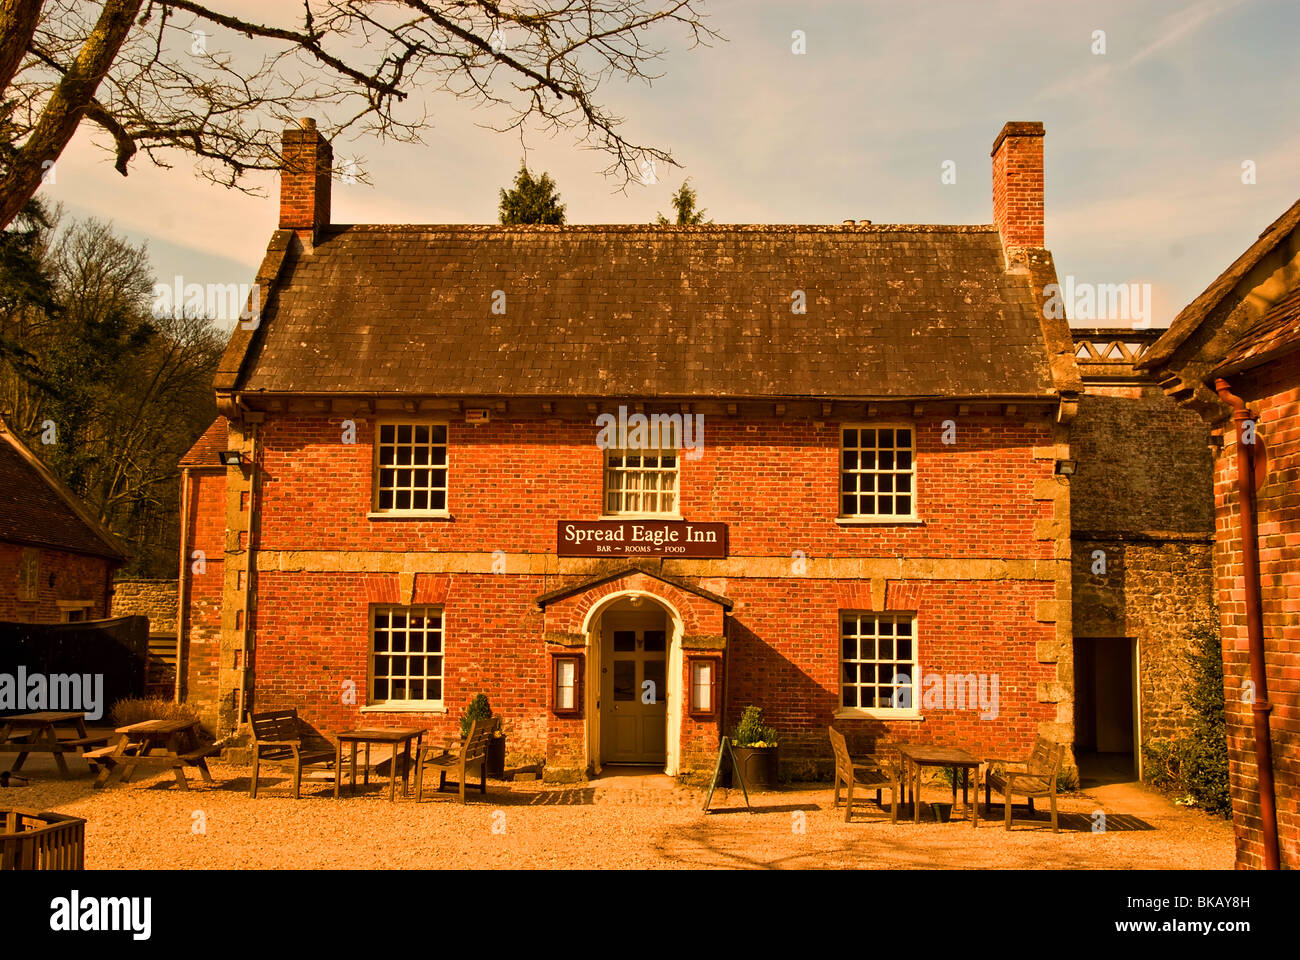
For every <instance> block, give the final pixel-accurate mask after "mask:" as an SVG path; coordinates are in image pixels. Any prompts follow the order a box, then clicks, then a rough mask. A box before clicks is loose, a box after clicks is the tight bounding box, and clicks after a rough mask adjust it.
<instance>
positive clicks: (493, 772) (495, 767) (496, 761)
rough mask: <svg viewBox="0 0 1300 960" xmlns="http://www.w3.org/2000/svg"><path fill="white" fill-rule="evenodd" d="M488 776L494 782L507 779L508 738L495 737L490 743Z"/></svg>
mask: <svg viewBox="0 0 1300 960" xmlns="http://www.w3.org/2000/svg"><path fill="white" fill-rule="evenodd" d="M487 775H488V776H489V777H491V778H492V779H493V780H504V779H505V777H506V738H505V737H493V738H492V739H491V740H489V741H488V751H487Z"/></svg>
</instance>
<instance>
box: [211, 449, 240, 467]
mask: <svg viewBox="0 0 1300 960" xmlns="http://www.w3.org/2000/svg"><path fill="white" fill-rule="evenodd" d="M217 459H218V460H220V461H221V465H222V466H223V467H242V466H244V465H245V464H246V463H247V462H248V461H247V460H245V459H244V455H243V454H242V453H240V452H239V451H238V450H219V451H218V452H217Z"/></svg>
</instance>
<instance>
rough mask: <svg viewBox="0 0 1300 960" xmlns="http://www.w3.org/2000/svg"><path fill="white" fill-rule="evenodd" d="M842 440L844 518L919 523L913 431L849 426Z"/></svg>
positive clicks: (900, 428) (842, 433) (872, 426)
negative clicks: (916, 519) (886, 519)
mask: <svg viewBox="0 0 1300 960" xmlns="http://www.w3.org/2000/svg"><path fill="white" fill-rule="evenodd" d="M840 436H841V446H840V516H842V517H865V518H875V517H883V518H890V519H915V517H916V482H915V481H916V457H915V453H916V447H915V443H916V438H915V434H914V432H913V430H912V428H911V427H908V426H897V425H893V426H881V425H875V424H873V425H856V426H846V427H844V428H843V429H842V431H841V435H840Z"/></svg>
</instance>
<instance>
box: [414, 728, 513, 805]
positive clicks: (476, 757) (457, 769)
mask: <svg viewBox="0 0 1300 960" xmlns="http://www.w3.org/2000/svg"><path fill="white" fill-rule="evenodd" d="M500 725H501V718H500V717H488V718H487V719H485V720H475V721H474V723H473V724H471V725H470V728H469V736H467V737H466V738H465V739H464V741H463V742H462V741H458V740H455V739H452V740H448V741H447V746H446V747H444V748H443V749H442V752H441V753H439V754H436V755H435V754H434V751H435V750H437V749H438V748H437V747H435V746H433V745H432V744H429V745H427V746H425V747H422V748H421V749H420V753H419V758H418V761H417V763H416V767H415V801H416V803H420V802H422V801H423V800H424V768H425V766H426V765H428V766H430V767H433V768H434V769H436V770H437V771H438V789H439V790H442V789H443V788H445V787H446V785H447V774H449V773H454V774H455V775H456V778H457V779H456V783H457V784H458V785H459V786H460V802H461V803H464V802H465V779H466V777H467V775H468V771H470V770H472V769H473V768H474V766H475V765H477V766H478V768H479V785H478V791H479V793H481V794H485V793H487V754H488V745H489V744H490V743H491V742H492V736H493V734H495V733H496V730H497V728H498V727H499V726H500Z"/></svg>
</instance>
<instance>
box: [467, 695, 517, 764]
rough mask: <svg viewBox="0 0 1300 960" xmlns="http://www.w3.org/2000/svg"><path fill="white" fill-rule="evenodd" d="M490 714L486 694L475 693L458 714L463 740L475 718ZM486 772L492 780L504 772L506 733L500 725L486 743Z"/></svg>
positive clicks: (489, 704) (484, 717)
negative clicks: (463, 709)
mask: <svg viewBox="0 0 1300 960" xmlns="http://www.w3.org/2000/svg"><path fill="white" fill-rule="evenodd" d="M491 716H492V704H491V703H489V702H488V697H487V694H486V693H480V694H476V695H475V697H474V699H473V700H471V701H470V702H469V706H468V707H466V708H465V712H464V713H462V714H461V715H460V738H461V739H462V740H464V739H465V738H466V737H468V736H469V728H470V727H471V726H473V724H474V721H475V720H487V719H489V718H491ZM487 772H488V776H489V777H492V778H493V779H494V780H501V779H503V778H504V777H505V774H506V735H505V733H504V732H503V731H502V730H501V727H500V725H498V726H497V729H496V732H495V733H494V734H493V736H492V742H491V743H489V744H488V754H487Z"/></svg>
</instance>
